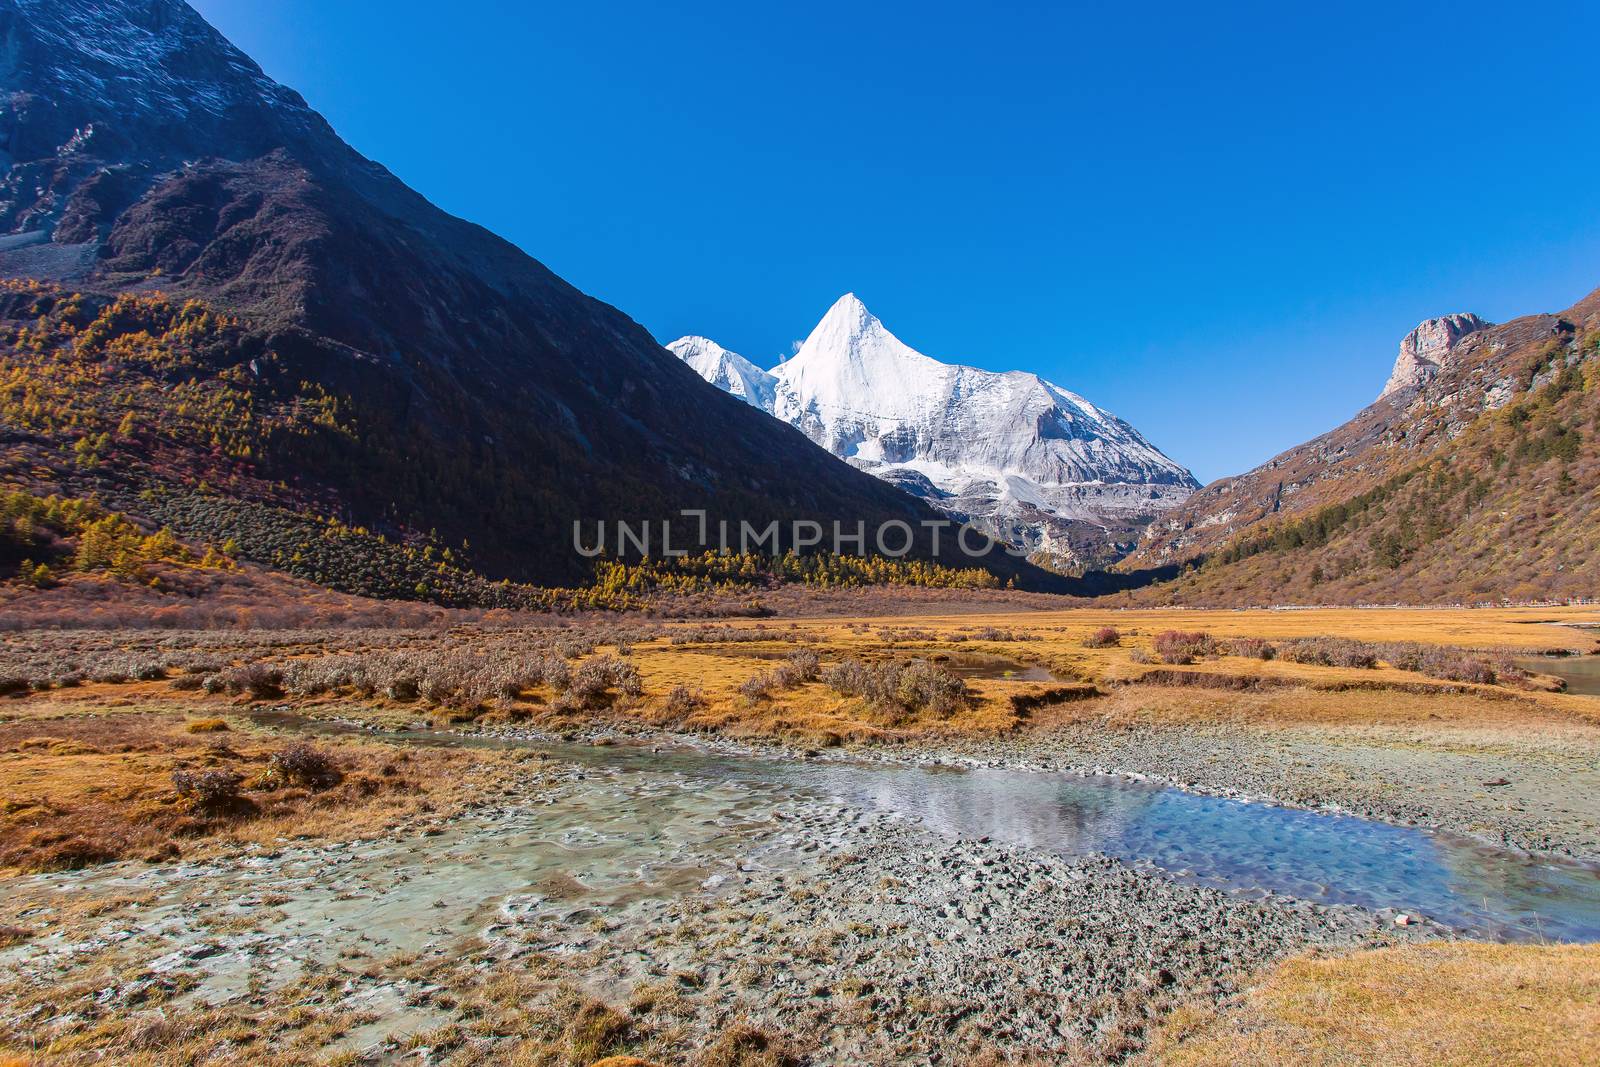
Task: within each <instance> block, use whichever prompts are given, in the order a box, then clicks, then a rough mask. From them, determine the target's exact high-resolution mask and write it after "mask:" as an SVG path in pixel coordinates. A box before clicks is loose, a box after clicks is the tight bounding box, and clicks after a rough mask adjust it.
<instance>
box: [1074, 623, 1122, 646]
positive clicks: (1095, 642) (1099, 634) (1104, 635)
mask: <svg viewBox="0 0 1600 1067" xmlns="http://www.w3.org/2000/svg"><path fill="white" fill-rule="evenodd" d="M1120 644H1122V634H1121V632H1120V631H1118V629H1117V628H1116V627H1115V626H1102V627H1100V629H1098V630H1096V631H1095V632H1094V633H1092V634H1090V635H1089V636H1088V637H1086V638H1084V639H1083V647H1084V648H1115V647H1116V646H1118V645H1120Z"/></svg>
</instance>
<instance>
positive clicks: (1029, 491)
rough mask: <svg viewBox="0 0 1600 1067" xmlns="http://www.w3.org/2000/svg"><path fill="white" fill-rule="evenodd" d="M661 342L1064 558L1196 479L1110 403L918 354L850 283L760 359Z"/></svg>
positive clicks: (814, 435)
mask: <svg viewBox="0 0 1600 1067" xmlns="http://www.w3.org/2000/svg"><path fill="white" fill-rule="evenodd" d="M667 348H668V349H669V350H670V351H671V352H673V354H675V355H677V356H678V357H679V358H680V359H682V360H684V361H685V362H686V363H688V364H689V365H690V366H691V367H693V368H694V369H695V370H696V371H697V372H698V373H699V374H700V375H701V377H703V378H705V379H706V380H707V381H709V382H711V383H712V384H714V385H717V386H718V387H719V388H722V389H724V390H726V391H728V392H730V393H733V394H734V395H736V396H739V397H741V398H742V399H744V400H746V401H747V402H748V403H751V404H752V405H754V406H756V407H758V408H761V409H762V410H763V411H766V412H768V413H769V414H772V415H774V416H776V417H777V418H780V419H782V420H783V421H785V422H787V423H789V424H791V425H793V426H795V427H797V428H798V429H800V430H801V431H802V432H803V433H805V434H806V436H808V437H810V438H811V439H812V440H813V441H815V442H816V443H818V444H819V445H821V446H822V447H824V448H826V449H827V450H828V451H830V452H832V453H833V454H834V455H836V456H839V457H841V458H843V459H846V460H848V461H850V462H851V463H853V464H855V465H856V466H858V467H860V468H862V469H863V470H866V471H868V472H870V473H872V474H875V475H877V476H878V477H880V478H883V479H884V480H885V481H889V482H892V483H894V484H896V485H899V486H901V487H902V488H904V489H907V490H908V491H910V492H913V493H915V494H917V495H919V496H922V497H924V498H926V499H927V500H929V501H930V502H931V503H933V504H935V505H937V506H938V507H940V508H942V509H944V510H945V511H948V512H950V513H952V514H954V515H956V516H958V517H960V518H961V519H963V520H964V521H970V522H972V523H973V524H974V525H976V526H979V527H980V528H982V529H984V530H985V531H986V532H988V533H990V534H992V535H994V536H996V537H998V538H1000V539H1002V540H1004V541H1007V542H1008V543H1010V544H1012V545H1014V546H1016V547H1019V548H1023V549H1026V550H1028V551H1030V552H1035V553H1040V554H1042V555H1043V556H1045V557H1048V558H1049V560H1050V561H1051V562H1052V563H1054V564H1055V565H1057V566H1060V567H1063V568H1066V569H1076V568H1083V567H1088V566H1094V565H1100V564H1103V563H1106V562H1109V561H1111V560H1113V559H1115V558H1117V557H1119V556H1120V555H1122V554H1124V553H1126V552H1127V551H1128V550H1129V549H1130V548H1131V545H1132V542H1133V540H1134V539H1135V538H1136V537H1137V534H1138V532H1139V530H1140V529H1142V527H1143V526H1144V525H1146V524H1148V523H1149V522H1150V520H1151V519H1152V518H1153V517H1154V516H1155V514H1156V513H1158V512H1160V511H1164V510H1166V509H1167V508H1170V507H1173V506H1175V505H1177V504H1179V503H1181V502H1182V501H1183V500H1184V499H1186V498H1187V497H1188V495H1189V493H1190V492H1191V491H1193V490H1194V489H1195V488H1197V484H1198V483H1196V482H1195V480H1194V477H1193V476H1192V475H1191V474H1190V473H1189V472H1188V471H1187V470H1186V469H1184V468H1183V467H1182V466H1180V465H1179V464H1177V463H1175V462H1173V461H1172V460H1171V459H1169V458H1168V457H1167V456H1165V455H1163V454H1162V453H1161V452H1160V451H1159V450H1158V449H1157V448H1156V447H1155V446H1154V445H1152V444H1150V443H1149V442H1148V441H1147V440H1145V439H1144V437H1143V436H1141V435H1140V434H1139V432H1138V431H1137V430H1135V429H1134V428H1133V427H1132V426H1130V425H1129V424H1128V423H1126V422H1124V421H1123V420H1122V419H1119V418H1117V417H1116V416H1115V415H1112V414H1111V413H1110V412H1107V411H1105V410H1103V409H1101V408H1099V407H1096V406H1095V405H1094V404H1092V403H1090V402H1089V401H1088V400H1086V399H1084V398H1083V397H1081V396H1079V395H1078V394H1076V393H1073V392H1071V391H1070V390H1067V389H1063V388H1061V387H1060V386H1058V385H1055V384H1053V383H1051V382H1048V381H1046V380H1045V379H1043V378H1041V377H1039V376H1038V375H1036V374H1032V373H1030V372H1027V371H1004V372H996V371H987V370H980V369H979V368H976V367H969V366H962V365H959V364H952V363H945V362H942V361H940V360H937V359H934V358H932V357H930V356H927V355H924V354H923V353H921V352H918V351H917V350H915V349H913V348H911V347H910V346H909V345H907V344H905V343H904V342H903V341H901V340H900V339H899V338H898V337H896V336H895V335H894V334H892V333H891V332H889V330H888V328H887V327H885V326H884V325H883V323H882V322H881V321H880V320H879V319H878V318H877V317H876V316H874V315H873V314H872V313H871V312H870V311H868V310H867V308H866V305H864V304H863V303H862V302H861V301H860V300H859V299H858V298H857V297H856V296H855V295H854V294H853V293H846V294H845V295H844V296H843V297H841V298H840V299H839V300H838V301H837V302H835V303H834V305H833V306H832V307H831V308H829V309H828V312H827V314H825V315H824V316H823V317H822V320H821V321H820V322H818V323H817V325H816V327H815V328H814V329H813V330H812V331H811V333H810V335H809V336H807V338H806V340H805V341H804V343H802V344H801V346H800V349H799V351H798V352H796V353H795V355H794V357H793V358H791V359H789V360H786V361H784V362H782V363H780V364H778V365H777V366H776V367H773V368H772V369H771V370H769V371H763V370H761V369H760V368H758V367H756V365H755V364H754V363H752V362H751V361H750V360H748V359H745V358H744V357H743V356H739V355H738V354H736V353H733V352H729V351H728V350H727V349H725V348H723V347H722V346H721V345H718V344H716V343H715V342H713V341H710V340H708V339H706V338H703V337H684V338H680V339H679V340H677V341H674V342H672V343H671V344H669V345H668V346H667Z"/></svg>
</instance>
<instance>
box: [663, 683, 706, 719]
mask: <svg viewBox="0 0 1600 1067" xmlns="http://www.w3.org/2000/svg"><path fill="white" fill-rule="evenodd" d="M705 705H706V696H705V694H704V693H703V692H701V691H700V690H698V689H691V688H689V687H688V686H686V685H675V686H673V687H672V690H671V691H670V692H669V693H667V703H666V710H667V713H668V714H670V715H673V716H675V717H676V718H680V719H681V718H686V717H687V716H689V715H692V714H693V713H694V712H696V711H698V710H699V709H700V708H703V707H705Z"/></svg>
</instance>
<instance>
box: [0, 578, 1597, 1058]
mask: <svg viewBox="0 0 1600 1067" xmlns="http://www.w3.org/2000/svg"><path fill="white" fill-rule="evenodd" d="M1597 624H1600V611H1597V610H1595V609H1585V608H1537V609H1535V608H1516V609H1503V610H1496V609H1473V610H1404V609H1394V610H1357V609H1343V608H1340V609H1321V610H1296V611H1191V610H1183V611H1178V610H1168V611H1161V610H1150V611H1134V610H1128V611H1112V610H1085V609H1071V610H1018V609H1015V608H1013V609H1011V610H1003V611H996V612H993V613H987V614H983V613H979V614H973V613H952V614H906V615H897V616H870V615H863V616H860V617H816V616H796V617H790V618H781V617H778V618H765V619H740V620H726V619H724V620H717V621H715V622H676V623H662V622H626V623H619V622H617V621H616V619H615V617H610V618H606V619H601V620H596V621H588V622H586V621H582V620H579V621H571V620H568V621H562V622H557V623H553V624H549V625H542V626H532V627H523V628H508V627H492V626H485V625H469V626H457V627H454V628H450V629H414V630H391V629H368V630H359V629H345V630H340V629H327V630H316V631H187V632H185V631H177V632H170V633H169V632H152V631H136V630H110V631H93V632H90V631H19V632H13V633H10V634H6V635H5V636H4V638H3V640H4V645H3V651H4V660H3V665H0V692H3V693H4V694H6V695H4V696H0V869H3V870H0V884H3V879H4V878H8V877H16V876H18V875H19V874H21V873H24V872H29V871H38V870H56V869H63V868H72V867H83V866H90V865H94V864H98V863H103V862H109V861H114V860H123V859H135V860H150V861H157V862H159V861H165V860H170V859H172V858H174V857H176V856H180V855H182V856H192V855H203V854H205V853H207V852H212V851H215V850H221V849H228V848H230V847H234V846H238V845H246V844H252V843H255V844H266V843H270V842H274V841H282V840H285V839H292V838H306V837H309V838H317V837H324V838H347V837H351V836H363V835H379V834H384V833H389V832H393V831H395V830H397V829H402V828H407V827H410V828H415V827H416V826H417V825H418V824H419V820H423V819H427V820H437V819H440V818H445V817H448V816H449V815H450V814H451V813H452V812H454V811H458V810H460V809H461V808H462V807H464V806H466V805H469V804H473V803H477V802H479V801H481V800H482V799H483V798H485V797H490V796H493V795H495V794H496V793H498V792H500V791H503V790H505V789H507V788H510V787H512V786H513V784H515V783H517V782H521V781H524V780H525V779H526V777H527V774H528V770H529V769H528V767H527V766H526V765H525V762H524V761H523V760H522V759H521V757H520V756H519V755H517V754H513V753H508V752H504V751H495V750H489V749H444V748H426V749H424V748H402V747H400V746H397V745H395V744H391V743H388V742H386V741H384V740H383V739H382V737H381V736H378V735H366V734H362V733H360V732H356V733H353V734H349V735H341V736H337V737H319V738H318V739H316V740H315V741H314V742H313V743H312V745H311V746H310V748H311V750H312V755H311V756H310V757H307V756H306V754H305V752H304V751H301V752H299V753H298V755H295V754H293V751H292V750H296V749H304V748H305V746H304V745H303V744H302V743H301V742H300V741H298V739H297V738H295V737H294V736H291V735H289V734H286V733H284V732H282V731H281V730H279V729H278V728H277V727H276V726H275V725H274V723H273V721H272V719H271V716H262V715H261V714H260V713H261V712H262V711H263V710H276V711H279V712H281V711H284V710H289V711H292V712H298V713H302V714H304V715H306V716H310V717H314V718H339V719H346V720H355V721H363V722H365V723H367V724H369V725H375V726H398V725H405V724H417V723H420V722H426V723H429V724H431V725H434V726H444V727H450V728H457V729H473V728H477V727H489V728H496V729H507V728H519V727H523V728H530V729H537V730H540V731H542V732H545V733H553V734H566V735H569V736H572V735H584V732H585V731H589V730H592V729H593V728H595V727H596V726H600V727H604V726H606V725H607V724H610V725H622V726H626V727H628V728H639V727H651V728H661V729H664V730H671V731H678V732H684V733H693V734H711V735H717V736H723V737H729V738H742V739H751V740H756V739H769V740H777V741H783V742H787V743H789V744H791V745H794V746H799V747H817V748H820V747H825V746H837V745H854V744H860V745H873V744H878V743H887V742H894V743H897V744H911V745H916V744H932V745H937V744H939V743H940V742H941V741H942V740H950V739H957V738H960V739H971V738H975V737H984V736H999V735H1018V734H1027V733H1029V732H1037V733H1038V735H1039V736H1040V738H1041V739H1047V738H1048V734H1049V731H1050V730H1051V729H1052V728H1055V727H1060V726H1063V725H1069V724H1070V725H1072V726H1074V727H1076V728H1080V729H1081V728H1089V729H1097V728H1104V729H1108V730H1109V729H1115V730H1128V729H1139V728H1142V727H1159V726H1164V725H1174V724H1187V723H1225V724H1230V725H1233V726H1241V727H1244V728H1247V729H1259V730H1266V731H1270V730H1277V729H1283V728H1291V727H1298V726H1314V727H1318V728H1326V729H1333V730H1338V729H1352V730H1359V729H1364V728H1368V727H1373V726H1404V727H1407V728H1409V729H1414V730H1418V731H1426V732H1428V734H1429V735H1430V736H1445V735H1448V734H1449V733H1450V732H1451V731H1474V730H1476V731H1499V732H1502V733H1507V734H1512V735H1516V736H1520V737H1526V736H1529V735H1530V734H1533V733H1544V734H1550V735H1556V734H1561V733H1563V732H1567V733H1572V734H1575V735H1576V734H1581V735H1583V736H1585V737H1588V736H1590V735H1592V734H1594V733H1596V732H1600V697H1591V696H1582V695H1575V694H1570V693H1564V692H1559V691H1557V690H1558V687H1557V685H1555V684H1554V680H1553V679H1551V678H1548V677H1543V676H1541V675H1539V674H1538V673H1533V674H1528V673H1525V672H1522V671H1520V670H1517V669H1515V668H1512V667H1511V666H1510V664H1509V657H1511V656H1527V655H1533V654H1539V653H1547V652H1563V653H1577V652H1583V653H1590V652H1594V651H1596V650H1597V649H1600V639H1597V636H1596V635H1597V634H1600V630H1591V629H1584V628H1582V627H1583V626H1585V625H1589V626H1594V625H1597ZM1263 657H1268V658H1263ZM1396 661H1400V665H1397V663H1396ZM913 665H915V666H913ZM307 759H310V760H311V763H310V764H306V760H307ZM297 760H298V761H299V762H296V761H297ZM308 767H309V769H307V768H308ZM297 768H298V769H297ZM1597 952H1600V949H1597V948H1596V947H1595V946H1563V947H1537V946H1519V947H1508V946H1493V945H1472V944H1461V945H1456V944H1445V945H1425V946H1419V947H1407V948H1395V949H1387V950H1383V951H1381V952H1376V953H1369V954H1364V955H1353V956H1312V957H1305V958H1299V959H1296V960H1292V961H1290V962H1288V963H1285V964H1283V965H1282V966H1280V967H1279V968H1278V969H1276V970H1274V971H1272V972H1271V973H1269V974H1266V975H1264V976H1262V978H1261V981H1260V984H1259V985H1257V986H1256V988H1255V989H1254V990H1253V991H1252V992H1250V993H1249V995H1248V996H1247V997H1245V998H1244V999H1243V1000H1241V1001H1240V1002H1239V1003H1237V1004H1235V1005H1233V1006H1231V1007H1230V1008H1228V1009H1227V1010H1225V1011H1223V1012H1222V1013H1220V1014H1216V1013H1209V1014H1208V1013H1206V1012H1202V1011H1200V1010H1199V1009H1195V1010H1193V1011H1180V1012H1179V1013H1178V1014H1177V1015H1175V1016H1173V1017H1172V1019H1171V1020H1170V1022H1169V1023H1168V1025H1167V1026H1166V1027H1165V1028H1164V1029H1162V1030H1161V1031H1160V1032H1159V1033H1158V1034H1156V1035H1155V1038H1154V1041H1153V1044H1152V1046H1151V1050H1150V1052H1149V1053H1148V1054H1147V1056H1146V1061H1147V1062H1151V1063H1176V1064H1210V1063H1223V1062H1228V1063H1261V1064H1266V1063H1286V1062H1295V1063H1308V1064H1365V1063H1380V1062H1381V1063H1393V1064H1424V1063H1428V1064H1432V1063H1460V1064H1468V1063H1483V1062H1507V1063H1512V1062H1515V1063H1535V1062H1538V1063H1544V1064H1550V1065H1556V1064H1566V1063H1572V1064H1577V1063H1580V1062H1584V1060H1583V1059H1582V1054H1581V1053H1575V1052H1574V1051H1573V1050H1574V1049H1576V1048H1588V1049H1590V1050H1593V1049H1595V1048H1600V1032H1597V1027H1600V1015H1597V1014H1596V1007H1595V1005H1596V1004H1597V1003H1600V986H1597V985H1596V978H1595V975H1596V974H1597V973H1600V955H1597ZM471 995H478V994H471ZM483 995H484V996H491V991H485V992H484V994H483ZM513 999H514V998H513ZM570 1007H571V1010H570V1012H569V1013H568V1014H566V1015H565V1016H563V1017H560V1018H556V1017H550V1018H543V1017H541V1018H540V1019H538V1020H532V1019H525V1018H523V1017H522V1016H520V1015H518V1014H517V1011H516V1010H514V1005H512V1004H511V1003H510V1002H509V1001H508V1002H507V1003H506V1004H505V1005H501V1006H500V1007H493V1008H492V1010H491V1009H490V1007H486V1008H485V1012H486V1014H485V1016H484V1018H485V1019H486V1020H488V1022H486V1024H485V1025H489V1024H490V1023H493V1022H494V1021H495V1020H500V1022H504V1023H506V1024H507V1025H510V1024H512V1023H516V1022H519V1021H520V1022H521V1023H526V1024H527V1025H528V1026H529V1027H531V1028H532V1029H534V1030H536V1031H537V1032H538V1034H539V1035H541V1036H539V1037H538V1039H537V1042H538V1043H537V1044H534V1043H530V1044H529V1046H528V1049H527V1062H530V1063H572V1064H588V1063H592V1062H593V1060H594V1059H595V1058H598V1054H599V1053H600V1052H602V1051H603V1050H604V1049H606V1048H607V1047H608V1046H607V1044H606V1042H605V1041H600V1042H598V1043H591V1042H590V1041H589V1038H588V1037H587V1036H585V1030H584V1027H585V1026H587V1025H589V1023H593V1022H594V1021H595V1019H596V1018H598V1016H596V1015H595V1013H596V1012H597V1011H600V1009H598V1008H585V1007H584V1006H583V1004H582V1003H581V1002H580V1001H574V1002H573V1003H572V1005H571V1006H570ZM585 1012H587V1013H588V1014H587V1015H586V1014H585ZM585 1019H587V1020H588V1022H584V1021H583V1020H585ZM607 1019H609V1016H608V1017H606V1018H605V1019H601V1021H602V1022H605V1021H606V1020H607ZM224 1023H225V1020H219V1019H212V1020H207V1019H202V1018H199V1017H196V1018H193V1019H183V1020H177V1019H174V1020H172V1023H171V1025H172V1026H174V1027H179V1028H180V1029H181V1028H182V1027H189V1028H190V1030H191V1031H192V1032H186V1034H187V1036H185V1034H180V1033H176V1031H175V1033H174V1035H172V1036H174V1038H175V1039H181V1042H183V1043H184V1047H190V1048H193V1049H195V1050H197V1051H198V1050H200V1049H202V1046H203V1047H205V1048H213V1047H214V1046H215V1047H220V1046H217V1041H219V1040H224V1041H225V1040H226V1039H227V1034H228V1033H229V1030H228V1028H227V1026H226V1025H224ZM495 1025H498V1023H496V1024H495ZM219 1027H220V1029H219ZM314 1031H315V1027H310V1028H305V1027H302V1028H301V1029H300V1030H299V1031H297V1033H298V1034H299V1035H300V1036H298V1037H296V1038H295V1041H297V1042H298V1041H301V1040H302V1039H303V1040H305V1041H311V1038H312V1037H314V1036H315V1033H314ZM1575 1034H1576V1035H1579V1036H1580V1037H1582V1038H1586V1039H1587V1043H1586V1044H1585V1043H1584V1041H1579V1042H1578V1043H1576V1044H1575V1043H1574V1040H1573V1036H1574V1035H1575ZM305 1035H311V1037H307V1036H305ZM146 1036H148V1035H146ZM235 1036H237V1035H235ZM119 1040H120V1039H119ZM140 1040H143V1039H142V1038H139V1037H138V1036H137V1035H134V1036H131V1037H129V1041H130V1042H132V1044H129V1045H127V1046H126V1050H127V1051H128V1052H129V1057H128V1059H127V1060H126V1061H125V1062H129V1063H135V1062H138V1063H146V1062H148V1063H155V1062H163V1061H162V1060H161V1059H160V1056H159V1055H155V1054H153V1053H147V1052H144V1051H141V1050H140V1049H141V1048H142V1046H140V1045H139V1044H138V1042H139V1041H140ZM530 1041H532V1039H530ZM238 1047H240V1048H249V1047H256V1049H257V1051H258V1052H260V1053H262V1054H263V1055H266V1050H264V1049H261V1048H260V1047H259V1046H249V1045H243V1046H238ZM305 1047H306V1048H310V1047H311V1046H310V1045H307V1046H305ZM657 1047H659V1046H657ZM297 1049H300V1046H299V1045H297V1044H292V1043H291V1044H289V1045H284V1046H282V1049H281V1051H282V1056H280V1057H279V1059H277V1060H273V1059H272V1056H273V1055H278V1053H277V1052H274V1053H272V1055H266V1058H264V1059H261V1060H258V1061H255V1062H294V1061H295V1057H296V1055H298V1052H297V1051H296V1050H297ZM284 1057H287V1058H284ZM19 1062H33V1061H32V1060H29V1059H26V1058H24V1059H23V1060H21V1061H19ZM727 1062H730V1063H731V1062H761V1061H759V1060H740V1059H737V1058H733V1059H729V1060H728V1061H727ZM772 1062H785V1061H783V1060H781V1059H774V1060H772ZM1588 1062H1593V1061H1592V1060H1590V1061H1588Z"/></svg>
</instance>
